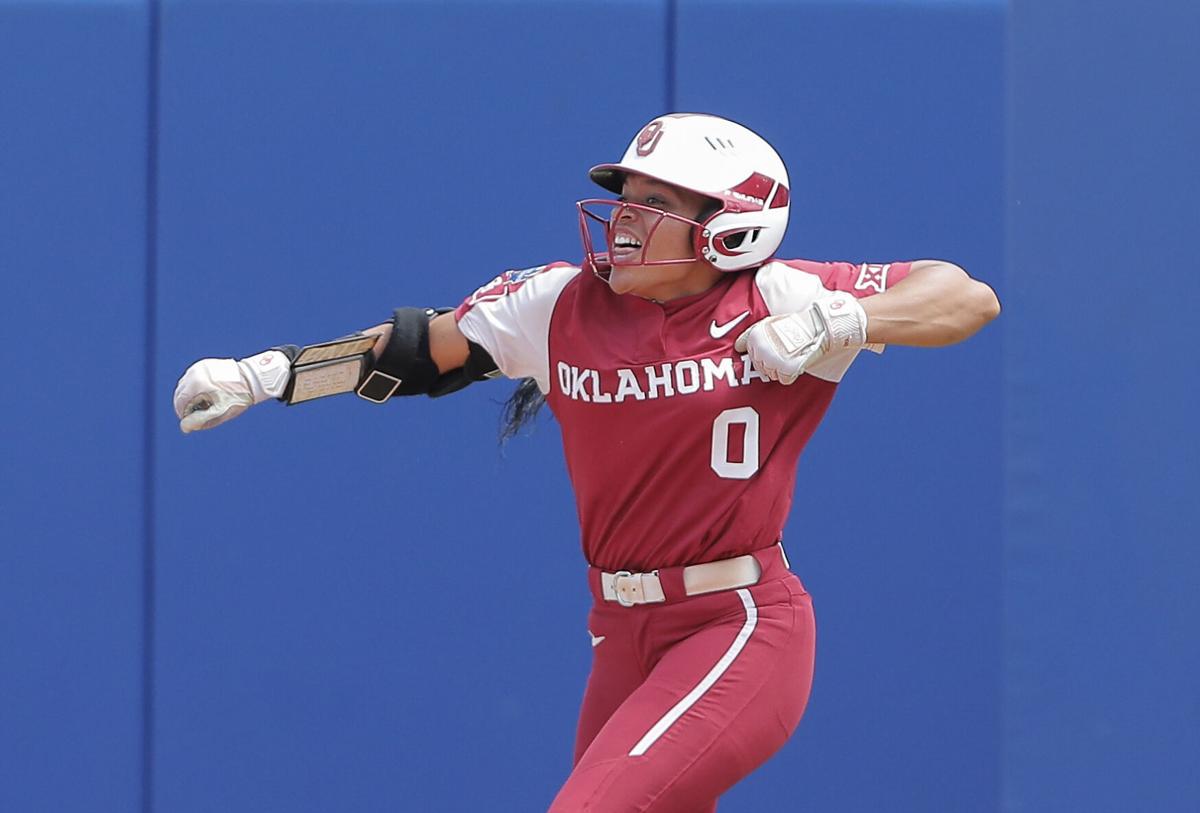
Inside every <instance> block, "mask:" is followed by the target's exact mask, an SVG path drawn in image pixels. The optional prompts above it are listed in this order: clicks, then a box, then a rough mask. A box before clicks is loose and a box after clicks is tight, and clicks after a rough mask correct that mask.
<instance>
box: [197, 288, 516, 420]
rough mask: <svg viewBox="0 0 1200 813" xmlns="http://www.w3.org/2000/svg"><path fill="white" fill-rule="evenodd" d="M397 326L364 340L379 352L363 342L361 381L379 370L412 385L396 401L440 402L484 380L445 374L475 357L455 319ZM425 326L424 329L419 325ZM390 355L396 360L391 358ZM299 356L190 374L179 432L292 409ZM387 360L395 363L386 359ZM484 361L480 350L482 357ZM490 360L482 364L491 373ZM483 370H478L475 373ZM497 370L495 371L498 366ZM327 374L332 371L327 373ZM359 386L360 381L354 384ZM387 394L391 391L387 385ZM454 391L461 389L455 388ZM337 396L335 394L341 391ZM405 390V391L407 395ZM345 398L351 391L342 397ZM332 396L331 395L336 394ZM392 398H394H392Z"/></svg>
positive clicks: (413, 315)
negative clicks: (266, 404)
mask: <svg viewBox="0 0 1200 813" xmlns="http://www.w3.org/2000/svg"><path fill="white" fill-rule="evenodd" d="M402 310H403V311H404V313H403V315H402V314H401V312H400V311H398V312H397V316H396V317H395V318H394V319H393V321H392V322H387V323H384V324H380V325H375V326H374V327H370V328H367V329H366V330H364V331H362V332H361V333H359V334H353V335H357V336H361V337H363V338H365V339H369V338H371V337H375V342H374V344H373V345H368V344H366V343H365V342H364V343H363V345H362V346H361V347H360V348H351V349H358V350H359V355H361V354H362V353H363V352H365V351H366V350H367V348H368V347H369V348H370V353H371V357H372V359H373V361H372V362H371V363H370V364H366V363H365V362H363V361H360V360H359V359H358V358H357V357H356V358H352V359H350V364H351V366H353V365H358V366H354V374H355V378H356V379H365V378H366V374H365V373H363V374H359V373H358V371H359V370H362V369H364V368H374V369H375V370H383V371H385V372H390V373H393V374H395V375H394V376H393V377H394V378H401V379H402V380H403V381H405V382H411V383H410V384H409V385H408V386H404V387H397V388H396V390H397V391H396V392H395V394H405V395H416V394H420V393H426V394H436V393H437V392H438V389H439V387H440V388H441V389H442V390H444V391H445V392H452V391H453V390H454V389H458V388H461V387H462V386H466V384H467V383H470V381H471V380H475V379H477V378H479V377H481V376H480V372H481V371H480V370H478V369H476V370H473V371H472V376H471V377H470V378H465V379H463V380H462V381H461V382H460V381H454V379H453V377H449V378H447V374H449V373H452V372H454V371H458V370H462V368H464V366H466V365H467V364H468V361H469V360H471V357H472V348H471V343H470V342H469V341H468V340H467V337H466V336H464V335H463V333H462V331H461V330H459V329H458V324H457V322H456V321H455V319H454V314H453V313H442V314H439V315H437V316H433V317H432V318H429V317H427V316H423V315H422V314H421V312H420V311H418V310H417V309H411V308H409V309H402ZM422 318H423V319H424V320H425V321H426V323H427V328H426V327H425V326H424V325H418V324H417V322H418V321H420V320H421V319H422ZM389 351H390V352H389ZM302 352H303V351H300V350H299V348H294V347H293V348H288V347H280V348H272V349H270V350H266V351H264V352H262V353H258V354H257V355H254V356H249V357H247V358H244V359H202V360H200V361H198V362H196V363H195V364H193V365H192V366H191V367H189V368H188V369H187V372H185V373H184V374H183V377H182V378H180V380H179V383H178V385H177V386H176V388H175V397H174V405H175V414H176V415H177V416H178V417H179V426H180V429H182V430H183V431H184V432H185V433H186V432H193V431H196V430H197V429H211V428H213V427H215V426H219V425H220V424H222V423H225V422H226V421H228V420H231V419H233V418H235V417H237V416H238V415H240V414H242V413H243V412H245V411H246V410H247V409H248V408H250V407H251V406H254V405H255V404H260V403H262V402H263V401H267V400H270V399H272V398H275V399H279V400H286V401H289V402H294V401H292V400H291V399H292V398H293V397H296V394H295V389H294V388H295V381H294V378H295V376H294V365H295V363H296V362H298V361H301V360H302V359H301V358H299V356H300V353H302ZM385 353H387V354H388V356H389V358H387V359H384V362H386V363H384V362H381V359H382V358H383V357H384V355H385ZM476 353H477V354H478V353H479V349H478V348H477V349H476ZM485 358H486V353H484V354H483V356H482V357H481V356H479V355H477V356H476V359H477V360H480V362H479V363H480V364H482V365H483V366H484V369H483V370H482V372H484V373H486V372H490V371H489V370H487V369H486V367H487V361H486V360H483V359H485ZM477 366H478V365H477ZM492 366H494V365H492ZM326 369H327V370H328V369H329V368H326ZM351 383H354V384H355V385H356V386H357V385H358V384H359V383H364V382H359V381H357V380H356V381H354V382H351ZM384 383H385V386H386V385H387V384H388V383H390V381H388V380H387V379H384ZM453 384H458V386H457V387H455V386H453ZM335 389H336V387H335ZM401 390H402V391H401ZM340 391H349V389H344V390H340ZM384 391H386V390H384ZM326 394H333V393H332V392H330V393H326ZM391 394H392V393H388V396H389V397H390V395H391Z"/></svg>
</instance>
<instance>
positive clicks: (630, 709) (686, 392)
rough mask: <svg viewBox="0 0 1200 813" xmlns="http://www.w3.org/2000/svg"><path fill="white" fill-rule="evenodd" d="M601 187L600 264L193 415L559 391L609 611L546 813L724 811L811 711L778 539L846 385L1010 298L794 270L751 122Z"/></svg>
mask: <svg viewBox="0 0 1200 813" xmlns="http://www.w3.org/2000/svg"><path fill="white" fill-rule="evenodd" d="M591 177H592V179H593V180H594V181H595V182H596V183H598V184H599V185H600V186H601V187H603V188H604V189H606V190H608V191H610V192H613V193H615V194H617V195H618V196H619V197H617V198H616V199H615V200H612V199H592V200H586V201H581V202H580V203H579V204H578V207H579V217H580V224H581V231H582V236H583V241H584V259H583V261H582V262H581V263H580V264H578V265H575V264H569V263H551V264H549V265H544V266H539V267H535V268H530V269H525V270H520V271H507V272H505V273H503V274H501V275H500V276H498V277H496V278H495V279H494V280H492V281H491V282H489V283H488V284H486V285H484V286H483V287H481V288H480V289H479V290H477V291H476V292H475V293H474V294H472V295H471V296H470V297H468V298H467V299H466V301H464V302H463V303H462V304H461V305H460V306H459V307H458V308H457V309H456V310H454V311H453V312H452V313H451V312H442V313H438V312H436V311H432V310H427V309H417V308H401V309H399V310H397V311H396V312H395V315H394V316H393V319H392V322H391V323H390V324H386V325H380V326H378V327H375V328H371V329H369V330H367V331H364V333H362V334H355V335H353V336H350V337H347V338H345V339H341V340H335V341H334V342H327V343H323V344H321V345H314V346H310V347H306V348H303V349H300V348H295V347H291V346H285V347H280V348H273V349H271V350H268V351H266V352H264V353H261V354H259V355H257V356H252V357H250V358H248V359H243V360H241V361H235V360H233V359H205V360H203V361H200V362H197V363H196V364H194V365H193V366H192V367H191V368H189V370H188V371H187V372H186V373H185V374H184V376H183V378H182V379H181V380H180V382H179V386H178V388H177V389H176V393H175V407H176V411H177V413H178V415H179V417H180V419H181V427H182V429H183V431H185V432H188V431H192V430H195V429H207V428H210V427H212V426H215V425H217V424H219V423H222V422H224V421H225V420H228V419H229V418H231V417H233V416H235V415H237V414H239V413H240V412H241V411H243V410H244V409H246V408H247V407H248V406H250V405H252V404H255V403H259V402H261V401H264V400H267V399H268V398H281V399H283V400H286V401H288V402H289V403H295V402H298V401H302V400H307V399H309V398H313V397H321V396H325V395H330V394H335V393H339V392H349V391H351V390H353V391H356V392H357V393H358V394H360V395H362V396H363V397H366V398H368V399H369V400H373V401H385V400H387V399H389V398H391V397H396V396H398V395H411V394H420V393H428V394H434V395H437V394H443V393H445V392H449V391H453V390H454V389H457V388H459V387H462V386H465V385H466V384H468V383H470V382H471V381H473V380H477V379H480V378H484V377H488V376H490V375H492V374H494V373H495V372H496V371H497V370H498V371H499V373H502V374H504V375H506V376H508V377H511V378H521V379H526V382H527V383H525V384H524V385H523V386H522V387H521V388H520V389H519V390H518V393H517V396H516V397H517V399H518V403H517V407H518V409H517V414H518V417H519V416H520V415H522V414H528V411H529V410H528V407H529V406H530V404H529V403H528V398H529V396H531V395H532V397H533V399H534V400H535V401H536V400H539V399H541V398H544V399H545V401H546V402H547V403H548V404H549V406H550V408H551V410H552V411H553V413H554V415H555V417H556V418H557V420H558V423H559V425H560V427H561V430H562V437H563V447H564V452H565V455H566V460H567V467H568V470H569V473H570V477H571V481H572V484H573V486H574V489H575V493H576V498H577V501H578V511H579V522H580V527H581V530H582V543H583V552H584V556H585V557H586V559H587V561H588V563H589V565H590V568H589V587H590V589H591V591H592V594H593V596H594V599H595V603H594V606H593V609H592V610H591V613H590V617H589V630H590V632H591V634H592V644H593V647H594V649H593V652H594V660H593V667H592V672H591V676H590V677H589V680H588V685H587V689H586V692H585V694H584V699H583V706H582V710H581V712H580V718H579V725H578V732H577V738H576V747H575V765H574V769H573V770H572V772H571V774H570V776H569V777H568V778H567V780H566V783H565V784H564V785H563V787H562V789H561V790H560V791H559V793H558V795H557V797H556V798H555V800H554V802H553V804H552V806H551V811H553V812H554V813H566V812H567V811H604V812H605V813H616V812H617V811H655V813H666V812H667V811H681V812H682V811H687V813H695V811H712V810H715V809H716V802H717V799H718V797H719V796H720V795H721V794H722V793H723V792H724V791H725V790H726V789H728V788H729V787H730V786H732V785H733V784H734V783H735V782H737V781H738V780H739V779H741V778H742V777H744V776H746V775H747V774H749V773H750V772H751V771H753V770H754V769H755V768H756V767H757V766H758V765H760V764H762V762H763V761H765V760H766V759H767V758H768V757H769V756H770V755H771V754H773V753H774V752H775V751H776V750H778V749H779V748H780V747H781V746H782V745H783V743H784V742H785V741H786V740H787V739H788V737H789V736H790V735H791V733H792V731H793V730H794V729H795V728H796V726H797V724H798V723H799V721H800V717H801V715H802V714H803V711H804V707H805V704H806V702H807V700H808V695H809V688H810V686H811V683H812V670H813V655H814V643H815V627H814V622H813V613H812V603H811V601H810V599H809V596H808V594H807V593H806V592H805V590H804V587H803V586H802V585H801V583H800V580H799V579H798V578H797V577H796V576H795V575H793V574H792V573H791V572H790V571H789V569H788V562H787V558H786V556H785V554H784V551H783V548H782V545H781V533H782V529H783V526H784V522H785V521H786V519H787V515H788V510H789V508H790V506H791V499H792V491H793V483H794V477H795V469H796V463H797V460H798V458H799V455H800V452H801V450H802V449H803V448H804V445H805V443H806V442H807V441H808V438H809V437H810V436H811V435H812V433H813V431H814V430H815V429H816V427H817V424H818V423H819V422H820V420H821V417H822V416H823V415H824V412H825V409H826V408H827V407H828V405H829V403H830V401H831V400H832V398H833V394H834V391H835V389H836V388H837V384H838V382H839V381H840V380H841V378H842V376H843V375H844V374H845V372H846V370H847V369H848V368H849V366H850V364H851V363H852V362H853V361H854V359H855V357H856V355H857V354H858V352H859V351H860V350H862V349H863V348H871V349H881V348H882V345H885V344H907V345H923V346H936V345H944V344H950V343H953V342H957V341H961V340H962V339H965V338H967V337H968V336H970V335H971V334H973V333H974V332H975V331H976V330H978V329H979V328H980V327H982V326H983V325H984V324H985V323H986V322H988V321H989V320H990V319H992V318H994V317H995V316H996V315H997V314H998V312H999V304H998V302H997V300H996V298H995V295H994V294H993V293H992V291H991V289H990V288H989V287H988V286H986V285H984V284H983V283H981V282H978V281H975V280H972V279H971V278H970V277H968V276H967V275H966V274H965V273H964V272H963V271H962V270H961V269H960V268H958V267H957V266H954V265H952V264H950V263H945V262H938V261H918V262H893V263H879V264H872V263H863V264H849V263H822V262H812V261H807V260H787V261H784V260H777V259H774V258H773V255H774V252H775V251H776V249H778V247H779V245H780V242H781V241H782V239H783V235H784V230H785V229H786V226H787V220H788V212H789V208H790V206H789V200H790V194H791V191H790V188H789V182H788V176H787V171H786V169H785V167H784V164H783V162H782V161H781V160H780V158H779V156H778V155H777V154H776V153H775V151H774V149H772V148H771V146H770V145H769V144H767V142H766V141H764V140H763V139H762V138H761V137H759V136H758V135H756V134H755V133H753V132H751V131H750V130H748V129H746V128H745V127H742V126H741V125H738V124H736V123H734V122H731V121H727V120H724V119H721V118H717V117H714V116H708V115H698V114H686V115H684V114H676V115H668V116H662V117H660V118H657V119H655V120H654V121H652V122H650V123H649V124H648V125H646V126H645V127H644V128H642V130H641V131H640V132H639V133H638V135H637V136H636V137H635V138H634V140H633V142H632V143H631V144H630V145H629V148H628V149H627V150H626V152H625V154H624V156H623V157H622V159H621V160H620V161H619V162H618V163H615V164H602V165H600V166H597V167H594V168H593V169H592V170H591ZM598 247H599V248H598ZM534 387H536V391H535V390H534Z"/></svg>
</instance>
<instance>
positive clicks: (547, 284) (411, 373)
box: [174, 263, 580, 432]
mask: <svg viewBox="0 0 1200 813" xmlns="http://www.w3.org/2000/svg"><path fill="white" fill-rule="evenodd" d="M579 270H580V269H579V268H578V267H576V266H571V265H569V264H567V263H551V264H549V265H544V266H537V267H535V268H526V269H515V270H510V271H505V272H504V273H503V274H501V275H499V276H497V277H496V278H494V279H493V280H491V281H490V282H489V283H487V284H486V285H484V286H483V287H481V288H479V289H478V290H477V291H475V292H474V293H473V294H472V295H471V296H470V297H468V298H467V299H466V300H465V301H464V302H463V303H462V304H461V305H459V307H458V308H457V309H456V310H455V311H453V312H449V311H447V312H443V313H437V312H436V311H433V310H431V309H427V308H399V309H397V310H396V311H395V312H394V314H393V317H392V321H391V322H387V323H384V324H380V325H375V326H374V327H370V328H367V329H366V330H364V331H361V332H359V333H356V334H353V335H352V336H350V337H346V338H344V339H337V340H333V341H331V342H324V343H322V344H320V345H310V346H308V347H305V348H299V347H295V346H292V345H285V346H282V347H275V348H271V349H270V350H266V351H264V352H262V353H259V354H257V355H254V356H250V357H248V358H244V359H203V360H201V361H198V362H196V363H195V364H193V365H192V366H191V367H189V368H188V370H187V372H185V373H184V375H183V377H182V378H181V379H180V380H179V384H178V386H177V387H176V388H175V398H174V401H175V414H176V415H177V416H178V417H179V427H180V429H182V430H183V431H184V432H193V431H195V430H197V429H211V428H213V427H214V426H219V425H220V424H222V423H224V422H226V421H228V420H230V419H232V418H235V417H237V416H238V415H240V414H241V413H243V412H245V411H246V410H247V409H248V408H250V407H251V406H254V405H255V404H259V403H262V402H263V401H267V400H270V399H272V398H274V399H278V400H281V401H285V402H286V403H289V404H294V403H299V402H301V401H306V400H311V399H312V398H318V397H323V396H326V395H336V394H339V393H346V392H351V391H354V392H356V393H358V394H359V395H361V396H362V397H364V398H367V399H368V400H371V401H375V402H376V403H383V402H384V401H386V400H388V399H390V398H392V397H393V396H398V395H421V394H426V395H432V396H439V395H445V394H448V393H451V392H454V391H456V390H459V389H462V388H463V387H465V386H467V385H468V384H470V383H471V382H473V381H479V380H482V379H484V378H491V377H492V376H494V375H499V374H503V375H506V376H508V377H509V378H533V379H534V380H536V381H537V382H538V387H539V389H540V390H541V391H542V392H546V391H547V389H548V388H549V367H548V361H547V346H548V345H547V342H548V338H547V337H548V333H549V323H550V316H551V313H552V312H553V310H554V304H555V302H556V301H557V299H558V295H559V293H560V292H561V291H562V289H563V286H564V285H566V283H567V282H569V281H570V280H571V279H572V278H573V277H574V276H575V275H576V274H578V273H579Z"/></svg>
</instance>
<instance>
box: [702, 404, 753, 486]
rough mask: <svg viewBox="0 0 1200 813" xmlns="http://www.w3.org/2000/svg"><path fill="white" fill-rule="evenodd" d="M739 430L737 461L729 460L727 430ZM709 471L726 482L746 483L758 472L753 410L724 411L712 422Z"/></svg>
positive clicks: (739, 408)
mask: <svg viewBox="0 0 1200 813" xmlns="http://www.w3.org/2000/svg"><path fill="white" fill-rule="evenodd" d="M739 425H740V426H742V427H744V428H745V432H744V433H743V434H742V453H741V455H739V457H740V458H741V459H740V460H736V461H735V460H730V459H729V435H730V427H732V426H739ZM710 465H712V470H713V471H715V472H716V473H717V476H718V477H723V478H725V479H726V480H749V479H750V478H751V477H753V476H754V472H756V471H758V413H757V412H755V411H754V407H748V406H746V407H737V408H736V409H727V410H725V411H724V412H722V413H721V414H720V415H718V416H717V417H716V419H715V420H713V428H712V460H711V463H710Z"/></svg>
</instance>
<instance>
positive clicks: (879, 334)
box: [859, 260, 1000, 347]
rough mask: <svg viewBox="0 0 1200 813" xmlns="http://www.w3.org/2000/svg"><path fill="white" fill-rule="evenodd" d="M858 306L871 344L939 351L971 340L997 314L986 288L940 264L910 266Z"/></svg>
mask: <svg viewBox="0 0 1200 813" xmlns="http://www.w3.org/2000/svg"><path fill="white" fill-rule="evenodd" d="M859 303H860V304H861V305H862V309H863V312H864V313H866V316H867V325H866V328H867V337H866V338H867V342H869V343H871V344H902V345H909V346H911V347H943V346H945V345H948V344H954V343H956V342H961V341H963V340H964V339H967V338H969V337H971V336H973V335H974V334H975V333H976V332H977V331H978V330H979V329H980V328H982V327H983V326H984V325H986V324H987V323H988V322H990V321H992V320H993V319H995V318H996V317H997V316H999V315H1000V301H999V300H998V299H997V298H996V293H995V292H994V291H993V290H992V289H991V287H990V286H988V285H987V284H986V283H983V282H980V281H979V280H977V279H972V278H971V277H970V276H969V275H968V274H967V272H966V271H964V270H963V269H962V268H959V267H958V266H957V265H955V264H954V263H950V262H944V261H941V260H918V261H917V262H914V263H913V264H912V269H911V270H910V271H909V273H908V275H907V276H906V277H905V278H904V279H902V280H900V281H899V282H897V283H896V284H895V285H892V286H891V287H889V288H888V289H887V290H886V291H884V292H883V293H881V294H876V295H874V296H869V297H866V298H864V299H861V300H859Z"/></svg>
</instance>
